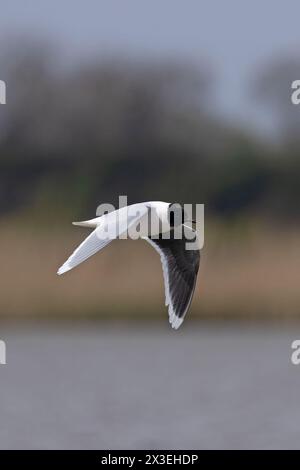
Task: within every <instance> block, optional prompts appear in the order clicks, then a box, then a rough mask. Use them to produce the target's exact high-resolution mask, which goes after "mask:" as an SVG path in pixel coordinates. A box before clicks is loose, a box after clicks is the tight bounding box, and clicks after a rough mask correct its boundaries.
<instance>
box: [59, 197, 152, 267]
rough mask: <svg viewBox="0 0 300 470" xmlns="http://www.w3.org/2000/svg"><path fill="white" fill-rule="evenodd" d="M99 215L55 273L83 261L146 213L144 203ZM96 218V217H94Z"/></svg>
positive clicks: (124, 231)
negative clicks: (95, 225)
mask: <svg viewBox="0 0 300 470" xmlns="http://www.w3.org/2000/svg"><path fill="white" fill-rule="evenodd" d="M134 206H135V207H133V206H129V207H130V210H129V211H128V210H127V209H128V208H127V207H124V208H121V209H119V210H117V211H113V212H110V213H108V214H105V215H103V216H102V217H99V221H98V224H97V227H96V229H95V230H94V231H93V232H92V233H91V234H90V235H89V236H88V237H87V238H86V239H85V240H84V241H83V242H82V243H81V244H80V245H79V246H78V247H77V248H76V250H75V251H74V252H73V253H72V254H71V256H70V257H69V258H68V259H67V261H66V262H65V263H64V264H63V265H62V266H61V267H60V268H59V270H58V271H57V274H59V275H60V274H63V273H65V272H67V271H70V269H73V268H75V266H77V265H78V264H80V263H82V262H83V261H85V260H86V259H87V258H89V257H90V256H92V255H94V254H95V253H97V251H99V250H101V249H102V248H104V247H105V246H106V245H108V244H109V243H110V242H112V241H113V240H115V239H116V238H118V237H120V236H121V235H122V234H124V233H126V232H127V231H128V230H129V229H130V228H132V227H133V226H134V225H135V224H138V223H139V222H140V220H141V219H142V218H143V217H144V216H146V215H147V213H148V207H147V206H146V205H145V204H135V205H134ZM95 220H96V219H95Z"/></svg>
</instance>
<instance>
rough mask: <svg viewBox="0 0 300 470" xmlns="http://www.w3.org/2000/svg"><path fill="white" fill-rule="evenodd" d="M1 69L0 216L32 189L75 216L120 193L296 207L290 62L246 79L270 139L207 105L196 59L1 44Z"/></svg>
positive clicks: (296, 73) (298, 116) (227, 211)
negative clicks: (82, 56)
mask: <svg viewBox="0 0 300 470" xmlns="http://www.w3.org/2000/svg"><path fill="white" fill-rule="evenodd" d="M0 70H1V77H0V78H1V79H4V80H5V81H6V83H7V104H6V105H5V106H2V107H0V169H1V171H0V214H5V213H8V212H13V211H18V210H21V209H23V208H24V207H27V208H30V207H31V206H32V205H33V204H34V201H35V200H36V199H38V198H39V197H40V194H46V195H47V197H46V200H47V203H49V205H51V204H54V205H55V204H56V205H58V207H59V208H63V207H70V206H73V209H74V213H75V212H76V216H78V217H79V216H84V217H87V216H88V215H89V213H90V214H91V215H93V214H94V211H95V208H96V206H97V205H98V204H100V203H101V202H103V201H108V202H111V203H115V204H116V203H117V201H118V195H121V194H127V195H128V198H129V203H133V202H136V201H142V200H150V199H155V200H168V201H181V202H187V203H188V202H193V203H195V202H199V203H205V204H206V210H209V211H210V213H212V214H215V215H218V216H221V217H222V216H226V217H228V216H229V215H230V216H235V215H241V214H244V213H245V214H247V213H249V212H250V211H251V212H253V211H254V212H256V213H260V214H262V215H263V216H265V217H269V218H271V219H274V218H275V219H278V218H283V217H284V218H286V217H291V218H293V219H296V218H297V216H298V214H299V210H298V202H299V199H300V189H299V183H298V182H299V180H300V163H299V150H300V139H299V127H298V125H299V124H300V109H296V107H295V106H293V105H292V104H291V100H290V84H291V82H292V81H293V80H295V79H297V78H300V70H299V63H298V64H297V62H296V61H288V62H284V61H278V63H275V64H268V65H267V66H266V68H265V70H262V72H261V73H260V75H259V76H257V77H256V79H255V80H254V82H253V93H254V94H253V96H254V97H255V99H258V100H259V104H260V105H265V106H269V109H271V110H272V113H273V115H274V118H276V122H277V124H278V129H277V131H278V133H277V136H278V139H277V142H276V144H272V145H271V144H267V143H263V142H261V141H260V140H259V139H258V138H257V137H255V136H253V134H251V133H250V132H249V134H247V133H246V132H245V131H244V130H241V129H238V127H233V126H231V125H229V124H228V123H227V122H225V121H224V120H222V119H220V118H219V117H217V116H216V115H215V114H214V113H213V112H212V107H211V104H210V100H211V99H212V97H213V91H214V88H213V87H214V86H215V85H216V83H215V81H214V80H213V77H212V74H211V72H210V71H209V70H208V69H207V67H204V66H203V67H202V68H196V67H193V66H191V65H189V64H186V63H176V62H172V61H169V62H167V63H166V62H163V61H154V60H152V61H150V60H149V61H144V62H143V61H141V60H136V61H135V60H130V59H127V60H125V59H120V58H118V59H117V58H106V59H101V60H99V61H98V60H97V59H95V60H90V61H88V62H86V63H83V62H81V64H80V65H76V66H75V65H74V64H73V65H66V64H64V63H62V61H61V60H60V59H59V58H57V55H55V54H54V51H53V50H52V49H51V47H49V46H47V45H45V44H39V43H37V42H32V43H22V44H15V45H10V46H9V47H8V48H7V50H6V52H2V55H1V57H0ZM45 210H47V207H46V205H45Z"/></svg>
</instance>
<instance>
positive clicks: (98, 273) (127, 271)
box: [0, 221, 300, 318]
mask: <svg viewBox="0 0 300 470" xmlns="http://www.w3.org/2000/svg"><path fill="white" fill-rule="evenodd" d="M86 233H87V232H86V231H85V230H81V229H78V228H70V230H68V231H67V232H64V233H62V232H61V231H60V230H58V229H57V228H52V230H51V231H49V229H48V230H47V231H45V230H44V229H33V228H31V227H29V226H26V225H24V224H23V225H22V230H21V227H20V224H19V223H15V222H13V221H6V222H5V221H2V223H1V225H0V246H1V261H2V262H1V265H0V279H1V284H0V315H2V316H9V317H13V316H21V315H23V316H61V317H63V316H83V317H84V316H99V317H101V316H103V317H105V316H109V317H110V318H117V317H120V316H121V315H123V316H127V317H130V316H139V317H141V318H142V317H143V316H144V317H146V316H147V315H151V316H153V315H155V314H156V315H159V316H162V315H164V314H166V313H165V307H164V293H163V284H162V271H161V266H160V260H159V257H158V255H157V254H156V252H155V251H154V250H153V249H152V248H151V247H150V246H149V245H148V244H146V243H145V242H143V241H135V242H133V241H131V240H124V241H119V240H118V241H116V242H113V243H112V244H111V245H110V246H108V247H107V248H106V249H105V250H104V251H103V252H101V253H99V254H97V255H96V256H94V257H93V258H91V259H90V260H89V261H88V262H86V263H84V264H83V265H82V266H80V268H78V269H75V270H74V271H71V272H70V273H67V274H66V275H64V276H61V277H59V276H57V275H56V271H57V268H58V266H59V265H60V264H62V262H63V261H64V260H65V259H66V257H67V256H68V255H69V253H70V252H71V251H72V249H73V248H74V247H75V246H76V245H77V244H78V242H79V241H80V240H81V239H82V238H84V236H85V235H86ZM299 235H300V230H299V231H298V230H294V231H288V232H284V231H276V230H274V229H270V228H268V229H267V228H264V229H263V228H259V229H258V228H254V227H253V226H252V228H251V229H247V230H246V231H244V232H243V231H241V230H240V229H238V230H237V229H234V230H233V229H232V228H230V229H228V228H226V227H224V226H222V225H214V226H211V227H210V228H209V229H208V230H207V233H206V241H205V247H204V249H203V251H202V262H201V268H200V275H199V279H198V284H197V288H196V292H195V297H194V302H193V308H192V310H193V312H192V314H193V315H199V316H205V317H207V316H210V317H232V316H236V317H246V318H248V317H257V316H261V317H267V316H272V317H286V316H288V317H290V316H294V317H296V316H300V290H299V266H300V243H299V241H298V240H299Z"/></svg>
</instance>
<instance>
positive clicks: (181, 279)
mask: <svg viewBox="0 0 300 470" xmlns="http://www.w3.org/2000/svg"><path fill="white" fill-rule="evenodd" d="M149 220H150V223H149ZM184 222H185V223H184ZM191 222H192V221H189V222H187V221H186V216H185V213H184V210H183V209H182V208H181V206H178V205H177V206H176V205H174V204H170V203H168V202H161V201H150V202H145V203H138V204H132V205H130V206H127V207H122V208H121V209H118V210H116V211H112V212H109V213H107V214H104V215H102V216H101V217H97V218H95V219H92V220H87V221H84V222H73V224H74V225H79V226H82V227H89V228H93V229H94V231H93V232H92V233H91V234H90V235H89V236H88V237H87V238H86V239H85V240H84V241H83V242H82V243H81V244H80V245H79V246H78V248H76V250H75V251H74V252H73V253H72V255H71V256H70V257H69V258H68V259H67V261H66V262H65V263H64V264H63V265H62V266H61V267H60V268H59V270H58V272H57V274H59V275H61V274H64V273H65V272H67V271H70V270H71V269H73V268H75V266H77V265H78V264H80V263H82V262H83V261H85V260H86V259H87V258H89V257H90V256H92V255H94V254H95V253H96V252H97V251H99V250H101V249H102V248H104V247H105V246H106V245H108V244H109V243H110V242H111V241H112V240H114V239H116V238H127V237H128V236H129V237H130V236H131V235H132V234H135V238H137V236H136V235H138V237H139V238H143V239H144V240H146V241H147V242H148V243H150V244H151V245H152V246H153V248H155V250H156V251H157V252H158V253H159V255H160V258H161V262H162V268H163V276H164V285H165V298H166V300H165V303H166V306H168V310H169V321H170V323H171V325H172V327H173V328H175V329H177V328H179V326H180V325H181V323H182V322H183V319H184V317H185V314H186V313H187V311H188V309H189V306H190V304H191V301H192V298H193V294H194V290H195V285H196V280H197V274H198V270H199V263H200V251H199V244H198V239H197V233H196V231H195V230H194V229H193V228H192V225H191ZM178 228H180V229H181V230H180V232H178ZM176 233H180V234H181V236H180V238H178V236H177V235H176ZM191 242H194V243H195V244H194V245H193V249H187V243H191ZM195 245H196V247H195Z"/></svg>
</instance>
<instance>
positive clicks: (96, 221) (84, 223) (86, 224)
mask: <svg viewBox="0 0 300 470" xmlns="http://www.w3.org/2000/svg"><path fill="white" fill-rule="evenodd" d="M99 219H100V217H96V219H91V220H83V221H82V222H72V224H73V225H78V226H79V227H89V228H96V227H98V225H99Z"/></svg>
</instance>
